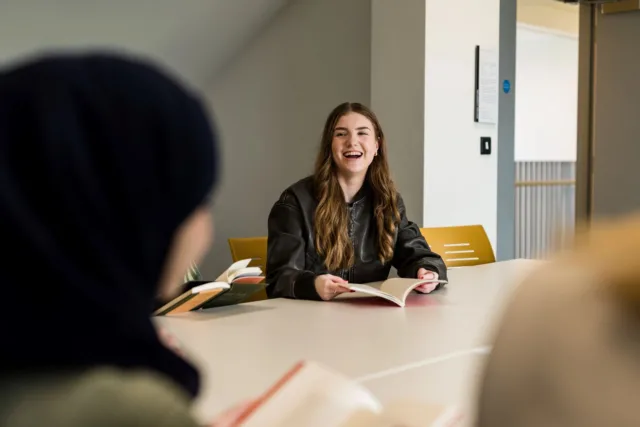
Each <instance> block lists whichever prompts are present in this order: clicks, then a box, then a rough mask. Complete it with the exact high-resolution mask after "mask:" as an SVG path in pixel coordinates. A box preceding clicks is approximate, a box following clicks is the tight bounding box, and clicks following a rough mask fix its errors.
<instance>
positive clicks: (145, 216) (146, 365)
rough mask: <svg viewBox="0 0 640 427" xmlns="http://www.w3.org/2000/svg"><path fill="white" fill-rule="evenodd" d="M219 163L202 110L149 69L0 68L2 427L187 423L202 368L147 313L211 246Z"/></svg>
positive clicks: (107, 62)
mask: <svg viewBox="0 0 640 427" xmlns="http://www.w3.org/2000/svg"><path fill="white" fill-rule="evenodd" d="M217 158H218V153H217V149H216V137H215V134H214V132H213V129H212V128H211V126H210V123H209V121H208V118H207V114H206V112H205V111H204V109H203V107H202V106H201V104H200V101H198V99H197V98H196V97H195V96H193V95H192V94H190V93H188V92H187V91H186V90H185V89H183V88H182V87H180V86H179V85H178V84H177V83H175V82H173V81H172V80H171V79H170V78H168V77H167V76H165V75H164V74H163V73H162V72H160V71H159V70H157V69H156V68H155V67H154V66H152V65H151V64H147V63H143V62H142V61H138V60H133V59H131V58H123V57H119V56H112V55H109V54H85V55H52V56H46V57H41V58H39V59H33V60H29V61H28V62H22V63H20V64H17V65H14V66H13V67H12V68H10V69H7V70H4V71H2V72H0V242H1V244H2V247H3V252H4V253H3V255H2V257H0V269H1V271H2V274H1V276H0V281H1V282H2V300H3V302H4V304H3V307H2V310H0V323H1V324H2V325H3V327H2V329H3V331H4V345H3V346H2V363H1V364H0V366H1V369H2V373H1V377H2V381H1V382H0V392H1V394H2V398H1V399H0V426H2V427H22V426H34V425H41V424H48V425H55V426H129V425H131V426H133V425H136V426H159V425H171V426H196V425H198V423H197V422H196V421H195V420H194V419H193V418H192V415H191V412H190V402H191V400H192V399H193V398H194V397H195V396H196V395H197V394H198V391H199V376H198V372H197V371H196V369H195V368H194V367H193V366H192V365H191V364H190V363H188V362H187V361H186V360H184V359H183V358H181V357H180V356H178V355H177V354H176V353H175V352H174V351H172V350H170V349H169V348H167V346H165V345H164V344H163V341H162V339H161V338H160V337H159V334H158V333H157V331H156V329H155V328H154V326H153V324H152V321H151V319H150V313H151V310H152V307H153V304H154V300H155V298H156V296H157V295H162V296H164V297H165V298H170V297H171V296H172V295H174V294H175V292H176V291H177V290H178V289H179V287H180V285H181V282H182V280H181V279H182V277H183V275H184V273H185V271H187V269H188V268H189V265H190V263H191V262H197V261H199V260H200V259H201V257H202V256H203V254H204V253H205V251H206V250H207V247H208V245H209V243H210V238H211V234H212V218H211V215H210V211H209V208H208V207H207V202H208V200H209V198H210V197H211V195H212V192H213V190H214V188H215V185H216V182H217V176H218V174H217V170H218V163H217ZM239 410H240V409H239ZM233 412H235V409H234V410H233V411H232V412H229V413H227V414H224V415H223V416H222V417H221V419H220V420H216V421H213V422H212V424H211V425H214V426H224V425H228V424H231V423H232V421H233V420H232V418H233V416H234V415H233Z"/></svg>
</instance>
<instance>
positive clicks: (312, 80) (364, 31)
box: [202, 0, 371, 277]
mask: <svg viewBox="0 0 640 427" xmlns="http://www.w3.org/2000/svg"><path fill="white" fill-rule="evenodd" d="M370 58H371V6H370V0H349V1H344V0H322V1H304V0H302V1H296V2H293V3H292V4H291V5H290V6H288V7H286V8H285V9H284V10H283V11H282V12H281V13H280V14H279V15H278V16H277V17H276V19H275V20H274V21H273V22H272V24H271V25H270V26H269V27H268V28H267V29H266V30H265V31H264V32H263V33H262V34H261V35H260V36H259V37H258V38H257V39H256V40H255V41H254V42H253V43H252V44H251V45H250V46H249V47H248V48H247V49H246V50H244V51H243V52H242V53H241V54H240V55H239V56H237V57H236V58H235V60H234V61H233V62H232V63H231V64H229V66H228V67H226V69H224V71H223V73H222V75H221V76H220V77H219V78H218V79H217V80H216V81H215V84H214V85H213V86H212V88H211V90H210V91H209V95H210V96H209V98H210V101H211V106H212V109H213V112H214V115H215V117H216V119H217V122H218V125H219V128H220V130H221V131H222V136H223V139H222V144H223V149H224V165H225V166H224V175H223V182H222V187H221V189H220V191H219V192H218V194H217V195H216V197H215V202H214V203H215V206H214V214H215V219H216V227H217V229H216V236H215V243H214V246H213V250H212V251H211V254H210V255H209V256H208V258H207V260H206V262H205V263H204V265H203V268H202V269H203V273H204V274H205V275H206V276H207V277H215V276H217V274H219V272H220V271H221V270H222V269H224V268H226V267H227V266H228V264H229V263H230V262H231V257H230V254H229V247H228V244H227V239H228V238H229V237H243V236H257V235H262V236H264V235H266V233H267V216H268V214H269V210H270V209H271V206H272V205H273V203H274V202H275V201H276V200H277V198H278V196H279V195H280V193H281V192H282V191H283V190H284V189H285V188H286V187H287V186H288V185H290V184H292V183H293V182H295V181H297V180H298V179H301V178H303V177H304V176H306V175H308V174H310V173H311V172H312V168H313V161H314V159H315V154H316V150H317V148H318V146H319V142H320V137H321V132H322V127H323V125H324V121H325V119H326V116H327V115H328V114H329V112H330V110H331V109H332V108H333V107H335V106H336V105H337V104H339V103H341V102H344V101H359V102H363V103H367V104H368V103H369V102H370V61H371V60H370Z"/></svg>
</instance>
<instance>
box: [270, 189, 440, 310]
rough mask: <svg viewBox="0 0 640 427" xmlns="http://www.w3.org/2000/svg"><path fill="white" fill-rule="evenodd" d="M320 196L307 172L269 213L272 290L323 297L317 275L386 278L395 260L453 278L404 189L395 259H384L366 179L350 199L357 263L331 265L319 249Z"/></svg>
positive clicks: (404, 272) (409, 273)
mask: <svg viewBox="0 0 640 427" xmlns="http://www.w3.org/2000/svg"><path fill="white" fill-rule="evenodd" d="M316 206H317V201H316V198H315V195H314V191H313V179H312V177H307V178H305V179H302V180H300V181H298V182H297V183H295V184H293V185H292V186H291V187H289V188H287V189H286V190H285V191H284V192H283V193H282V195H281V196H280V198H279V199H278V201H277V202H276V203H275V204H274V206H273V208H272V209H271V213H270V214H269V222H268V230H269V237H268V250H267V263H266V282H267V284H268V285H267V294H268V295H269V297H270V298H276V297H285V298H297V299H312V300H319V299H320V296H319V295H318V293H317V292H316V289H315V278H316V276H319V275H322V274H327V273H329V274H333V275H336V276H339V277H342V278H343V279H345V280H347V281H349V282H351V283H367V282H376V281H382V280H386V279H387V278H388V276H389V271H390V270H391V266H393V267H395V268H396V269H397V270H398V276H400V277H417V273H418V270H419V269H420V268H425V269H426V270H430V271H434V272H436V273H438V275H439V276H440V277H439V278H440V279H446V278H447V269H446V266H445V264H444V262H443V260H442V258H441V257H440V256H439V255H438V254H435V253H433V252H431V249H430V248H429V245H428V244H427V242H426V240H425V239H424V237H423V236H422V234H421V233H420V229H419V228H418V226H417V225H416V224H414V223H413V222H411V221H409V220H408V219H407V216H406V213H405V207H404V203H403V201H402V197H400V195H398V208H399V211H400V216H401V220H400V224H399V227H398V231H397V233H396V239H395V240H396V243H395V248H394V256H393V260H392V261H391V262H390V263H386V264H383V263H382V262H381V261H380V260H379V259H378V244H377V229H376V223H375V219H374V216H373V197H372V195H371V193H370V190H369V187H368V186H367V185H366V184H365V186H363V188H362V189H361V190H360V191H359V192H358V194H356V196H355V197H354V199H353V202H352V203H350V204H349V206H348V211H349V213H350V215H349V230H350V231H349V234H350V236H351V239H352V241H353V242H354V251H355V257H356V260H355V265H354V266H353V267H352V268H350V269H347V270H341V271H328V270H327V269H326V267H325V265H324V262H323V259H321V258H320V256H319V255H318V253H317V252H316V249H315V244H314V229H313V218H314V215H315V210H316Z"/></svg>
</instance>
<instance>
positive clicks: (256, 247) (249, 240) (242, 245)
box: [229, 237, 267, 271]
mask: <svg viewBox="0 0 640 427" xmlns="http://www.w3.org/2000/svg"><path fill="white" fill-rule="evenodd" d="M229 249H230V250H231V259H232V260H233V262H236V261H240V260H241V259H247V258H258V259H255V260H253V261H251V264H249V265H250V266H256V267H260V268H261V269H262V271H265V266H266V263H267V238H266V237H236V238H231V239H229Z"/></svg>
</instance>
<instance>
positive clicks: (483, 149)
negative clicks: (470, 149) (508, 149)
mask: <svg viewBox="0 0 640 427" xmlns="http://www.w3.org/2000/svg"><path fill="white" fill-rule="evenodd" d="M480 154H483V155H484V154H491V137H489V136H481V137H480Z"/></svg>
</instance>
